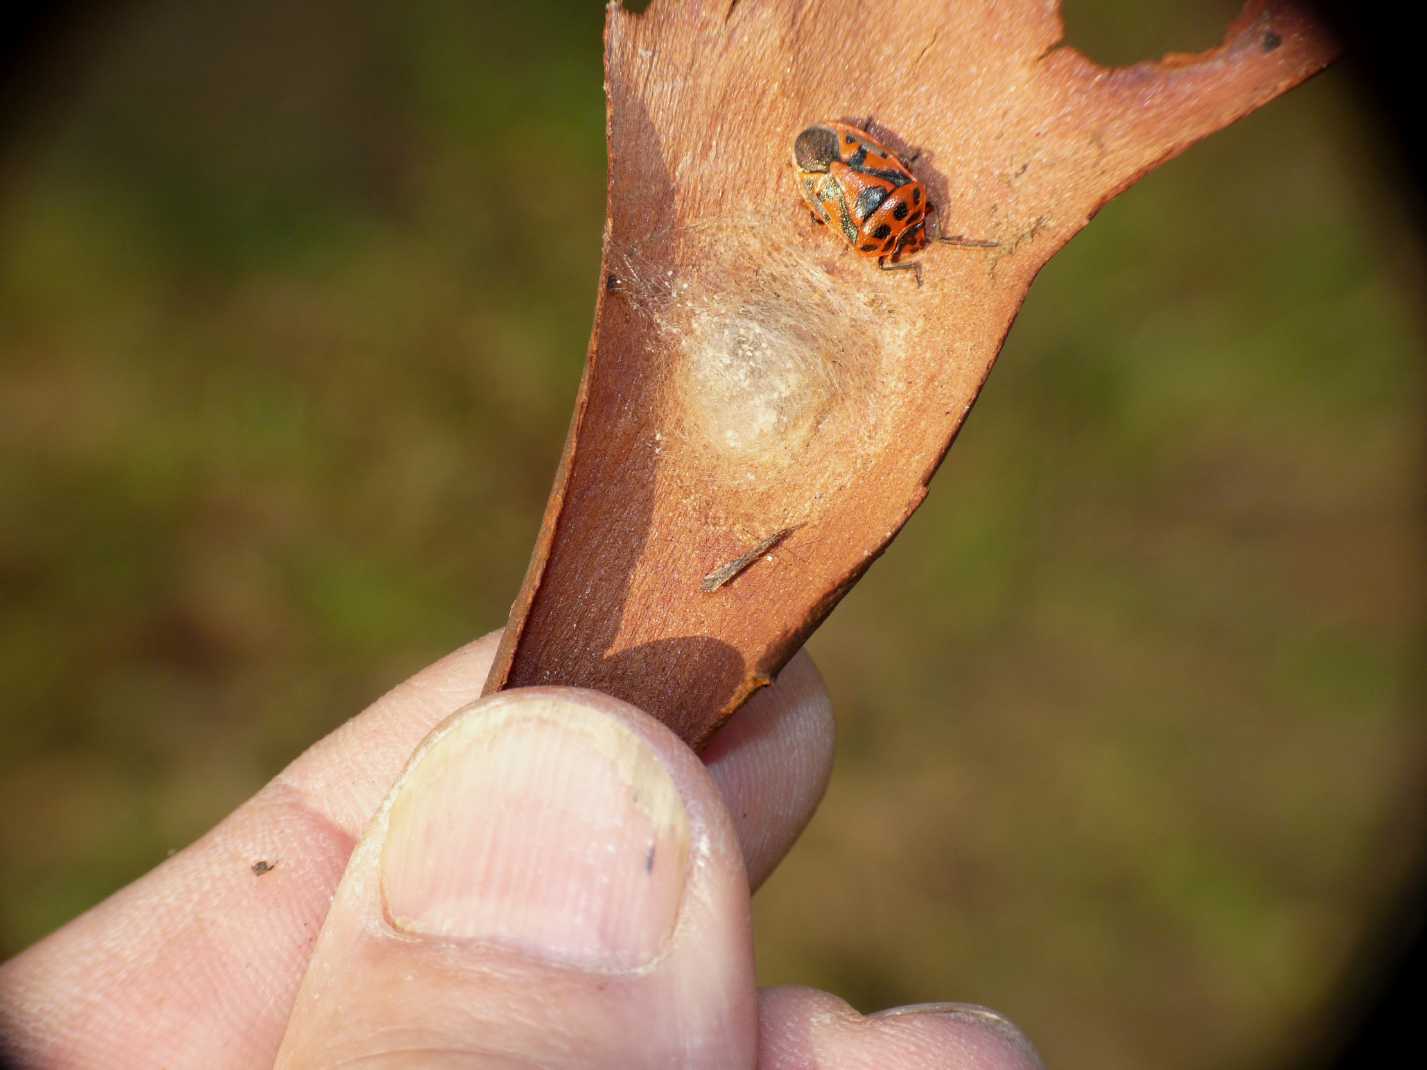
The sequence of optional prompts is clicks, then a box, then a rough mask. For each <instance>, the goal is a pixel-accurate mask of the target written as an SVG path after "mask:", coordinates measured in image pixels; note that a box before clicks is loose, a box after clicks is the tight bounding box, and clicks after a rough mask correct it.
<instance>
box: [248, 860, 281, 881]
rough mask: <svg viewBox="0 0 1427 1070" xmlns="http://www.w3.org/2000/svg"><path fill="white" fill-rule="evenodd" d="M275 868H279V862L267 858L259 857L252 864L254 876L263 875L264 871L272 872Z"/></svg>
mask: <svg viewBox="0 0 1427 1070" xmlns="http://www.w3.org/2000/svg"><path fill="white" fill-rule="evenodd" d="M275 869H277V863H276V862H269V861H267V860H266V859H259V860H258V861H256V862H254V863H253V865H252V870H253V876H254V877H261V876H262V875H263V874H264V873H271V872H272V871H273V870H275Z"/></svg>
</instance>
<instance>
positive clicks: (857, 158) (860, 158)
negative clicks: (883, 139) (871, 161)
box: [845, 145, 867, 171]
mask: <svg viewBox="0 0 1427 1070" xmlns="http://www.w3.org/2000/svg"><path fill="white" fill-rule="evenodd" d="M845 162H846V164H847V166H848V167H850V168H852V169H853V170H854V171H860V170H862V165H863V164H865V163H866V162H867V146H866V145H859V146H858V147H857V151H856V152H854V153H853V154H852V155H851V156H849V157H848V158H847V160H846V161H845Z"/></svg>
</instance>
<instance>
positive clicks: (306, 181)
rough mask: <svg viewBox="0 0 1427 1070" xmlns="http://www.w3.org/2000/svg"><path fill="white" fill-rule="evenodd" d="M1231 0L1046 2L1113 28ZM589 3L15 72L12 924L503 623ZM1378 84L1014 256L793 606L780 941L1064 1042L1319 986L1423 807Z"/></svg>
mask: <svg viewBox="0 0 1427 1070" xmlns="http://www.w3.org/2000/svg"><path fill="white" fill-rule="evenodd" d="M1191 6H1192V5H1179V7H1180V8H1187V7H1191ZM1231 9H1232V8H1231V7H1230V6H1226V5H1224V4H1211V5H1207V6H1204V7H1202V8H1196V9H1194V10H1192V11H1190V10H1173V11H1160V12H1147V11H1146V10H1145V9H1144V8H1143V6H1142V5H1139V4H1136V3H1134V2H1133V0H1122V2H1118V3H1106V4H1094V5H1092V4H1088V3H1077V4H1075V5H1074V6H1073V7H1072V8H1071V10H1070V11H1069V12H1068V13H1067V17H1068V22H1069V27H1070V40H1071V41H1072V42H1073V43H1076V44H1078V45H1080V46H1082V47H1083V48H1085V49H1086V50H1087V51H1089V52H1090V54H1091V55H1092V56H1094V57H1095V58H1098V59H1100V60H1102V61H1106V62H1130V61H1133V60H1136V59H1139V58H1144V57H1148V56H1152V55H1156V54H1158V53H1160V52H1162V51H1165V50H1168V49H1196V48H1202V47H1205V46H1207V45H1208V44H1210V43H1212V42H1213V41H1214V40H1216V39H1217V37H1218V34H1219V31H1220V30H1221V28H1222V26H1223V24H1224V22H1225V21H1227V16H1226V14H1225V12H1226V11H1228V10H1231ZM602 18H603V13H602V10H601V8H600V7H599V5H598V4H597V3H593V2H591V3H569V2H567V3H559V2H556V0H522V2H521V3H519V4H503V5H491V4H469V3H457V2H439V0H420V2H417V3H412V4H406V5H391V4H381V3H375V2H362V3H352V2H342V3H337V2H334V0H318V2H314V3H308V4H301V5H289V4H280V3H276V2H273V0H255V2H252V3H248V4H242V5H236V6H235V5H231V4H218V3H214V2H211V0H198V2H189V3H179V2H176V0H151V2H148V3H143V4H133V5H128V6H121V7H119V8H117V9H111V10H110V11H109V13H108V14H106V15H104V16H103V17H102V18H99V19H97V20H96V21H94V22H93V23H91V24H89V25H87V26H83V27H81V30H80V32H79V33H78V34H77V35H76V36H74V37H73V38H72V39H71V40H70V43H69V46H68V47H67V48H66V49H65V50H64V51H63V52H62V53H60V54H58V55H55V56H52V57H51V62H50V63H49V64H48V66H47V68H46V70H45V72H44V77H43V80H42V81H38V82H31V83H30V84H29V86H28V88H29V92H28V93H27V95H26V96H25V97H24V98H23V99H24V100H25V101H26V102H27V106H26V108H25V110H24V111H23V112H22V113H21V114H19V115H9V116H7V117H6V120H7V123H8V124H9V125H8V126H7V128H6V133H7V134H8V140H7V141H6V142H5V144H4V147H3V148H4V156H3V160H0V360H2V361H3V379H0V511H3V512H0V590H3V594H0V685H2V686H3V693H4V703H3V709H0V732H2V733H3V738H4V739H5V746H4V748H3V758H0V812H4V813H5V814H7V815H10V816H9V817H7V819H6V820H5V821H4V822H3V826H0V870H3V872H4V873H5V879H4V880H3V882H0V951H3V952H4V953H6V954H8V953H12V952H14V951H16V950H18V949H19V948H21V947H23V946H24V945H26V944H27V943H29V942H30V941H33V940H34V939H36V938H37V937H39V936H40V935H42V934H43V933H45V932H47V931H48V930H50V929H52V928H54V927H55V926H57V925H60V924H62V923H63V922H64V921H65V920H67V919H68V918H70V917H72V916H73V915H74V914H76V913H77V912H79V911H81V910H83V909H84V908H85V907H87V906H89V905H90V904H92V903H94V902H95V901H97V900H98V899H100V898H102V897H104V896H105V895H106V894H108V893H109V892H110V891H112V890H113V889H114V888H116V887H117V886H119V885H121V884H122V883H124V882H126V881H128V880H130V879H132V878H133V877H135V876H137V875H139V874H140V873H142V872H143V871H145V870H147V869H148V868H150V867H151V866H153V865H154V864H155V863H156V862H158V861H159V860H160V859H162V858H163V857H164V855H165V854H166V852H168V851H170V850H172V849H174V848H177V847H181V846H182V845H184V844H185V843H187V842H189V841H190V840H191V839H193V838H194V837H195V836H197V835H198V834H199V833H200V832H201V831H203V830H204V829H206V828H208V827H209V826H210V825H211V824H212V823H213V822H214V821H215V820H216V819H217V818H218V817H219V816H221V815H222V814H224V813H225V812H227V811H228V810H229V809H231V808H232V807H233V806H235V805H236V804H237V803H239V802H240V801H241V800H243V799H244V798H245V797H246V796H247V795H249V794H250V793H252V792H253V791H254V790H255V789H256V788H257V787H258V786H259V785H261V784H262V783H263V782H264V781H265V780H267V779H268V778H269V777H271V776H272V775H273V774H274V773H275V772H276V771H277V770H278V769H279V768H280V767H281V766H282V765H284V764H285V763H286V762H287V761H288V760H289V759H290V758H291V757H293V756H294V755H295V754H296V753H297V752H298V751H299V750H300V749H301V748H303V747H304V746H305V745H306V744H308V743H309V742H311V741H313V740H314V739H316V738H318V737H319V736H321V735H322V734H323V733H325V732H327V731H328V730H330V729H331V728H332V727H334V726H335V725H337V724H338V723H339V722H341V721H342V720H344V719H345V718H347V717H349V716H350V715H352V714H354V713H356V712H357V711H358V710H360V709H361V708H362V707H363V705H364V704H366V703H367V702H368V701H370V700H371V699H373V698H374V697H376V696H377V695H378V694H380V693H381V692H382V691H384V690H385V689H386V688H388V687H389V686H391V685H392V684H394V683H395V682H397V681H398V680H400V679H401V678H402V677H403V676H404V675H406V674H408V673H410V672H412V671H414V670H416V669H418V668H420V667H421V666H422V665H424V664H426V663H427V662H429V661H431V660H432V659H434V658H435V657H437V656H438V655H440V654H441V653H443V652H445V651H447V650H449V649H451V648H452V647H454V646H456V645H458V644H460V643H462V642H464V641H466V640H468V639H470V638H471V637H473V636H475V635H478V634H480V633H482V632H485V631H487V630H489V629H490V628H493V627H496V626H498V625H499V624H500V623H501V622H502V621H503V620H504V617H505V613H506V610H507V607H508V605H509V602H510V599H511V597H512V596H513V594H514V592H515V590H516V587H517V585H518V583H519V580H520V577H521V575H522V573H523V570H524V567H525V563H526V558H527V555H528V552H529V548H530V545H531V542H532V539H533V537H534V534H535V531H536V528H537V526H538V523H539V517H540V512H541V508H542V506H543V503H544V499H545V494H546V491H547V490H548V487H549V483H550V477H551V474H552V472H553V470H554V466H555V462H556V458H557V456H558V453H559V450H560V446H561V442H562V439H563V435H564V431H565V426H566V422H567V418H568V412H569V408H570V404H571V401H572V398H573V396H574V391H575V388H576V384H577V382H578V377H579V373H580V367H581V363H582V359H583V353H584V349H585V344H586V341H587V338H588V333H589V328H590V316H591V310H592V307H593V297H594V294H595V287H596V285H597V278H598V254H599V237H600V229H601V225H602V213H603V205H604V188H603V186H604V144H603V123H604V103H603V100H602V97H601V90H600V86H601V70H600V31H601V24H602ZM497 41H498V42H499V46H498V47H493V46H492V43H493V42H497ZM1353 90H1354V87H1353V85H1352V83H1351V82H1350V81H1349V79H1348V77H1347V75H1346V74H1345V73H1344V72H1342V71H1330V72H1329V73H1328V74H1326V75H1324V76H1322V77H1321V78H1319V79H1317V80H1316V81H1314V82H1312V83H1310V84H1309V85H1308V86H1306V87H1304V88H1303V89H1300V90H1297V91H1295V92H1293V93H1291V94H1289V95H1288V96H1287V97H1286V98H1284V99H1283V100H1281V101H1279V102H1277V103H1275V104H1273V105H1271V106H1270V107H1268V108H1267V109H1266V110H1264V111H1263V112H1261V113H1259V114H1257V115H1255V116H1253V117H1251V118H1250V119H1248V120H1246V121H1245V122H1243V123H1241V124H1239V125H1238V126H1236V127H1234V128H1232V129H1231V130H1229V131H1227V132H1225V133H1223V134H1221V135H1218V136H1217V137H1215V138H1212V139H1211V140H1210V141H1208V142H1206V143H1205V144H1203V145H1201V146H1199V147H1197V148H1195V149H1194V150H1192V151H1191V152H1190V153H1189V154H1188V155H1187V156H1185V157H1183V158H1182V159H1180V160H1178V161H1176V162H1175V163H1173V164H1171V165H1170V166H1168V167H1166V168H1164V169H1163V171H1162V172H1160V173H1158V174H1156V175H1154V176H1151V177H1150V178H1149V179H1147V180H1146V181H1145V182H1143V183H1142V184H1141V185H1140V186H1138V187H1136V188H1135V189H1134V190H1132V191H1131V192H1130V193H1128V194H1126V195H1125V196H1123V197H1121V198H1120V199H1119V200H1118V201H1116V202H1114V203H1113V204H1112V205H1110V207H1108V208H1107V209H1106V210H1105V211H1104V212H1102V213H1101V214H1100V216H1099V217H1097V219H1096V220H1095V222H1094V224H1093V225H1092V226H1091V227H1090V228H1089V229H1088V230H1087V231H1086V233H1085V234H1083V235H1082V236H1080V237H1078V238H1077V239H1076V240H1075V241H1074V242H1073V243H1072V245H1071V246H1070V247H1069V248H1068V249H1067V250H1066V251H1065V252H1064V253H1062V254H1061V255H1060V256H1059V257H1058V258H1057V259H1056V260H1055V261H1054V262H1053V263H1052V264H1051V265H1050V267H1049V268H1047V270H1046V271H1045V272H1044V273H1043V274H1042V276H1041V278H1040V280H1039V281H1038V282H1037V283H1036V286H1035V288H1034V289H1033V291H1032V293H1031V297H1030V300H1029V301H1028V303H1027V305H1026V307H1025V310H1024V312H1023V314H1022V316H1021V318H1020V320H1019V321H1018V322H1017V324H1016V327H1015V329H1014V331H1013V332H1012V334H1011V338H1010V341H1009V343H1008V344H1007V346H1006V349H1005V351H1004V353H1003V355H1002V358H1001V362H1000V364H999V366H998V367H997V369H996V372H995V373H994V374H993V375H992V377H991V381H990V383H989V385H988V386H987V388H986V391H985V393H984V394H983V396H982V398H981V401H980V403H979V405H978V406H977V409H976V412H975V414H974V416H973V417H972V419H971V420H970V422H969V424H968V425H967V427H966V430H965V432H964V433H963V434H962V435H961V437H960V439H959V440H958V442H957V444H956V447H955V449H954V450H953V451H952V454H951V457H950V458H949V461H948V463H947V465H946V466H945V467H944V468H943V470H942V472H941V474H940V475H939V476H938V478H937V481H936V485H935V487H934V491H933V494H932V496H931V498H930V500H929V502H928V504H927V505H926V506H925V507H924V508H923V509H922V511H921V512H920V513H919V514H918V515H917V516H916V517H915V518H914V519H913V521H912V522H911V524H910V525H909V526H908V528H907V530H906V532H905V533H904V534H903V536H902V537H901V538H900V539H899V540H898V541H897V543H896V544H895V546H894V547H893V548H892V549H891V551H890V552H889V553H888V554H887V555H886V557H885V558H884V559H883V560H882V561H881V562H880V563H879V564H878V565H877V566H876V567H875V568H874V569H873V570H872V571H871V573H870V574H869V576H868V577H867V579H866V580H865V581H864V582H863V584H862V585H861V586H860V587H859V588H858V589H857V590H856V591H855V592H854V593H853V594H852V595H851V596H850V597H849V598H848V599H847V600H846V602H845V603H844V604H843V606H842V607H841V608H840V609H839V610H838V611H837V612H836V613H835V614H834V615H833V617H832V619H831V620H830V621H829V622H828V624H827V625H826V626H825V627H824V628H823V629H822V630H821V631H820V632H819V633H818V635H817V636H816V637H815V638H814V640H813V641H812V644H811V647H812V651H813V654H814V656H815V658H817V660H818V661H819V662H820V664H821V665H822V667H823V670H824V673H825V675H826V676H827V678H828V683H829V686H830V688H831V691H832V693H833V696H834V699H835V702H836V704H837V708H838V718H839V726H840V731H841V741H840V746H839V758H838V769H837V772H836V774H835V777H834V780H833V784H832V788H831V790H830V793H829V795H828V798H827V801H826V803H825V805H824V807H823V809H822V810H821V812H820V814H819V816H818V818H817V819H816V821H815V822H814V823H813V825H812V826H811V828H810V829H809V830H808V832H807V834H806V836H805V838H804V841H803V843H802V844H801V845H800V846H799V848H798V849H797V851H795V852H794V854H793V856H792V857H791V858H790V859H789V860H788V861H787V863H786V864H785V865H784V867H783V868H782V869H781V870H780V872H779V873H778V874H777V875H776V876H775V877H774V879H773V880H772V881H771V882H770V883H769V885H768V886H767V887H766V888H765V889H764V890H763V891H762V892H761V893H760V895H759V896H758V899H757V901H756V903H757V916H758V923H759V927H760V928H759V937H758V941H759V942H758V953H759V960H760V972H761V975H762V978H763V980H764V981H765V982H767V983H781V982H791V981H796V982H802V983H808V984H815V985H819V986H824V987H829V988H832V989H835V990H836V991H838V992H840V993H841V994H843V995H845V996H846V997H847V998H849V999H850V1000H851V1001H852V1002H853V1003H854V1004H855V1005H856V1006H858V1007H859V1008H860V1009H863V1010H873V1009H877V1008H879V1007H883V1006H887V1005H890V1004H894V1003H902V1002H912V1001H922V1000H932V999H960V1000H970V1001H976V1002H983V1003H987V1004H990V1005H993V1006H995V1007H997V1008H999V1009H1001V1010H1003V1011H1005V1012H1006V1013H1008V1014H1010V1015H1011V1016H1012V1017H1013V1018H1015V1019H1016V1020H1017V1021H1018V1022H1020V1023H1021V1024H1022V1025H1023V1026H1024V1027H1025V1028H1026V1029H1027V1031H1028V1032H1029V1033H1030V1034H1031V1036H1032V1037H1033V1039H1035V1040H1036V1041H1037V1042H1038V1044H1039V1045H1040V1046H1041V1048H1042V1051H1043V1054H1044V1055H1045V1057H1046V1058H1047V1061H1048V1062H1049V1063H1050V1064H1051V1065H1052V1066H1054V1067H1057V1068H1061V1070H1089V1068H1104V1067H1141V1066H1157V1067H1163V1068H1166V1070H1180V1068H1184V1070H1187V1068H1211V1067H1212V1068H1216V1070H1223V1068H1260V1067H1273V1066H1280V1065H1290V1064H1293V1065H1302V1062H1301V1060H1302V1059H1303V1058H1305V1057H1306V1055H1307V1054H1311V1052H1312V1051H1313V1050H1315V1048H1320V1047H1321V1045H1320V1039H1321V1038H1322V1037H1324V1036H1326V1035H1328V1034H1329V1033H1330V1032H1331V1028H1332V1021H1331V1019H1332V1017H1333V1016H1334V1015H1335V1014H1336V1013H1337V1011H1338V1010H1339V1009H1340V1008H1339V1007H1338V1000H1339V998H1340V997H1341V995H1342V984H1343V976H1344V973H1343V971H1344V970H1345V968H1346V966H1347V964H1348V962H1349V960H1350V957H1351V956H1352V955H1353V954H1354V952H1355V950H1356V949H1358V948H1359V947H1360V945H1361V943H1362V940H1363V938H1364V935H1365V933H1366V932H1367V931H1368V929H1369V927H1370V926H1371V924H1372V923H1373V921H1374V919H1375V918H1376V917H1377V915H1378V913H1379V912H1380V911H1381V909H1382V907H1383V905H1384V904H1385V903H1386V902H1387V901H1388V899H1389V898H1390V897H1391V896H1392V895H1393V894H1394V892H1395V891H1396V890H1397V889H1399V888H1400V887H1401V885H1402V882H1403V881H1404V880H1406V879H1407V877H1408V875H1409V874H1410V872H1411V869H1412V867H1413V866H1414V865H1416V864H1419V863H1420V862H1421V858H1420V857H1419V855H1418V853H1417V851H1418V847H1419V845H1420V844H1421V843H1422V842H1423V831H1424V828H1423V826H1424V824H1427V822H1424V818H1425V817H1427V812H1424V809H1425V808H1424V805H1423V800H1424V798H1427V796H1424V788H1427V777H1424V768H1427V765H1424V757H1427V746H1424V744H1427V740H1424V726H1423V723H1422V720H1421V717H1420V710H1419V709H1418V708H1417V699H1419V698H1420V695H1418V694H1415V693H1414V688H1415V686H1416V683H1417V682H1418V680H1417V665H1416V664H1415V661H1416V654H1417V652H1418V651H1419V649H1420V641H1421V638H1422V630H1421V621H1422V618H1421V615H1420V608H1421V605H1422V594H1423V568H1422V561H1421V558H1420V556H1419V554H1418V549H1417V543H1418V540H1419V539H1420V538H1421V537H1422V535H1423V532H1422V530H1421V529H1422V526H1423V516H1424V513H1423V510H1422V508H1421V507H1422V489H1423V480H1422V467H1421V462H1422V457H1421V449H1420V447H1421V446H1422V442H1423V437H1422V424H1421V417H1422V408H1423V405H1422V402H1423V398H1424V390H1423V363H1422V360H1421V357H1422V349H1423V335H1422V323H1421V321H1420V318H1419V315H1420V313H1419V311H1418V303H1417V299H1418V295H1420V293H1421V292H1422V270H1421V263H1420V261H1419V258H1418V251H1417V249H1416V248H1415V247H1414V245H1413V243H1412V241H1411V231H1410V228H1409V224H1408V220H1407V219H1406V218H1405V214H1406V213H1405V209H1404V207H1403V205H1402V203H1401V197H1400V194H1399V193H1398V182H1399V178H1398V176H1397V175H1395V174H1394V173H1393V171H1392V169H1391V166H1390V163H1389V160H1390V157H1386V156H1385V155H1384V151H1383V144H1382V137H1383V134H1382V131H1381V130H1379V129H1377V128H1376V125H1375V123H1374V122H1373V121H1372V119H1371V118H1370V116H1369V115H1368V114H1367V113H1366V112H1365V110H1364V109H1363V106H1362V102H1361V101H1360V100H1358V99H1357V98H1356V96H1355V94H1354V91H1353ZM509 160H523V161H528V163H529V167H528V169H523V170H519V171H515V170H511V169H509V168H507V167H503V166H500V165H499V164H498V161H509ZM510 216H514V217H517V218H519V219H521V220H522V221H523V226H522V231H523V233H524V234H525V235H528V236H529V238H530V240H526V241H519V242H510V241H508V240H506V238H505V234H506V233H507V232H508V227H507V226H506V221H507V219H508V218H509V217H510Z"/></svg>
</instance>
